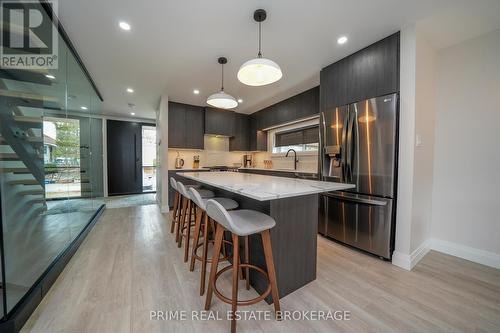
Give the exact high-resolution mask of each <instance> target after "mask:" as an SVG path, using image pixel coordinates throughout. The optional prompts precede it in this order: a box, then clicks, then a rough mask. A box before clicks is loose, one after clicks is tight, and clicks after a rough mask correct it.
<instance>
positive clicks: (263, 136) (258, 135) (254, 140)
mask: <svg viewBox="0 0 500 333" xmlns="http://www.w3.org/2000/svg"><path fill="white" fill-rule="evenodd" d="M257 113H258V112H256V113H253V114H251V115H250V117H249V118H250V129H249V139H248V140H249V148H250V151H267V132H265V131H262V130H261V128H263V127H261V125H260V124H261V122H262V121H261V116H260V115H258V114H257Z"/></svg>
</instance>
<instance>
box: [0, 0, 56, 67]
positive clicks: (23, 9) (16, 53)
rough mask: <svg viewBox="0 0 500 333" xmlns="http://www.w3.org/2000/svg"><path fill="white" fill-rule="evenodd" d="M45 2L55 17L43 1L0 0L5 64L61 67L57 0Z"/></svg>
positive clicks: (0, 56) (0, 49) (0, 54)
mask: <svg viewBox="0 0 500 333" xmlns="http://www.w3.org/2000/svg"><path fill="white" fill-rule="evenodd" d="M44 4H45V5H46V6H47V8H52V17H53V18H54V20H53V21H52V20H51V18H50V16H49V14H48V13H47V12H46V11H45V9H44V8H43V7H42V4H41V3H40V2H39V1H34V0H25V1H12V0H11V1H8V0H0V18H1V21H2V22H1V24H0V36H1V43H0V67H1V68H10V69H57V63H58V61H57V53H58V30H57V26H58V24H57V2H56V1H44ZM49 12H50V9H49Z"/></svg>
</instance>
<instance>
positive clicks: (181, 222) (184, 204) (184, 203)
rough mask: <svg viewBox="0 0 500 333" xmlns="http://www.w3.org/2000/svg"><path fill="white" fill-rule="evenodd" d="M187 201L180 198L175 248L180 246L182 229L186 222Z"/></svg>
mask: <svg viewBox="0 0 500 333" xmlns="http://www.w3.org/2000/svg"><path fill="white" fill-rule="evenodd" d="M187 204H188V200H187V199H186V198H184V197H182V208H181V212H180V218H179V223H178V226H177V247H181V246H182V228H184V222H186V209H187Z"/></svg>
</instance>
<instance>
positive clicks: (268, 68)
mask: <svg viewBox="0 0 500 333" xmlns="http://www.w3.org/2000/svg"><path fill="white" fill-rule="evenodd" d="M282 76H283V73H282V72H281V68H280V66H278V64H277V63H275V62H274V61H272V60H270V59H266V58H255V59H252V60H248V61H247V62H245V63H244V64H243V65H241V67H240V70H239V71H238V80H240V82H241V83H244V84H246V85H248V86H254V87H257V86H265V85H267V84H271V83H273V82H276V81H278V80H280V79H281V77H282Z"/></svg>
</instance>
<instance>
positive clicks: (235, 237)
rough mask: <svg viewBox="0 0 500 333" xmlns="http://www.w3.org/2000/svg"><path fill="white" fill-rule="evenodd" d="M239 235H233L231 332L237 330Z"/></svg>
mask: <svg viewBox="0 0 500 333" xmlns="http://www.w3.org/2000/svg"><path fill="white" fill-rule="evenodd" d="M239 239H240V238H239V237H238V235H233V291H232V295H231V311H232V318H231V333H234V332H236V316H235V314H236V309H237V307H238V304H237V303H238V275H239V266H240V265H239V261H240V260H239V259H240V253H239V252H240V246H239Z"/></svg>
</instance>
